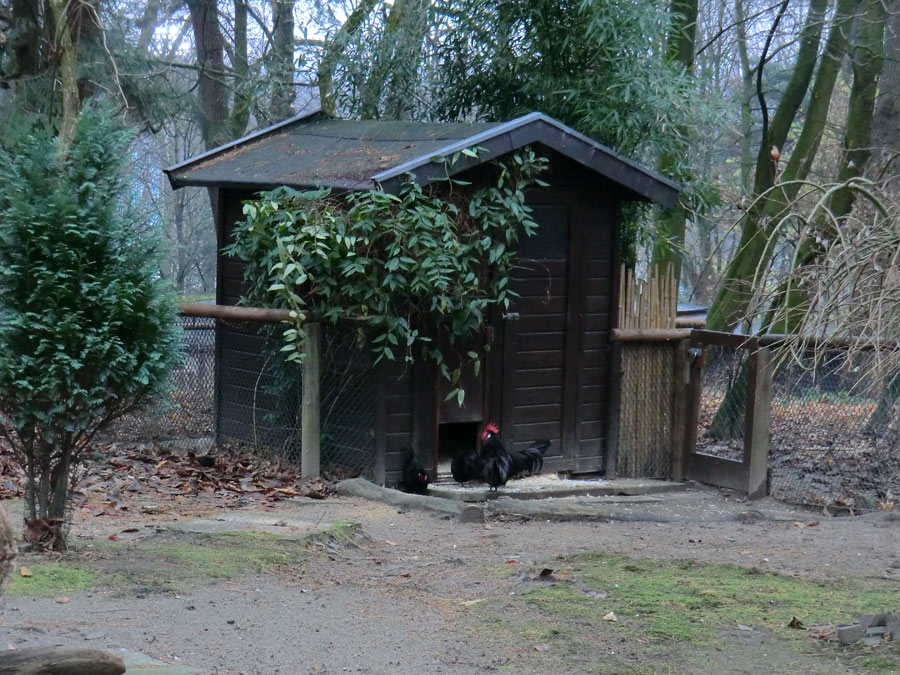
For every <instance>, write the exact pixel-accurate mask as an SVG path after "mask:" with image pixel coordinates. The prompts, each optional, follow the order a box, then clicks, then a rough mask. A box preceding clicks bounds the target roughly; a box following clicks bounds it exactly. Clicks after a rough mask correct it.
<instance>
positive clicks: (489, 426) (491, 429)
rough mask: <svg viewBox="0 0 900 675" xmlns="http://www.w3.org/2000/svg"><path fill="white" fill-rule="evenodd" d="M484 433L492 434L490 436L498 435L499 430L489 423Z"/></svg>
mask: <svg viewBox="0 0 900 675" xmlns="http://www.w3.org/2000/svg"><path fill="white" fill-rule="evenodd" d="M484 431H485V433H488V432H490V433H492V434H499V433H500V429H499V428H498V427H497V425H496V424H494V423H493V422H490V423H489V424H488V425H487V426H486V427H485V428H484Z"/></svg>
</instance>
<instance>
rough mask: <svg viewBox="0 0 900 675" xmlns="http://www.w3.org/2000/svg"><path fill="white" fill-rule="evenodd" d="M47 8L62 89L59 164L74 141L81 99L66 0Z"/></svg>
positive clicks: (52, 1) (52, 0)
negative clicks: (49, 12)
mask: <svg viewBox="0 0 900 675" xmlns="http://www.w3.org/2000/svg"><path fill="white" fill-rule="evenodd" d="M50 7H51V8H52V11H53V23H54V24H55V27H56V42H55V52H56V55H57V59H58V61H57V62H58V67H59V83H60V88H61V89H62V92H61V93H62V107H61V110H60V115H59V118H60V123H59V142H60V144H61V145H62V147H63V148H64V150H63V152H62V153H61V155H62V156H61V158H60V161H62V159H63V158H64V157H65V154H66V150H65V148H68V146H69V145H70V144H71V143H72V140H73V139H74V138H75V129H76V127H77V126H78V115H79V113H80V111H81V98H80V97H79V95H78V64H77V60H76V59H77V55H76V53H75V49H76V46H75V41H74V40H73V39H72V31H71V30H70V26H69V20H70V15H69V11H68V7H69V3H68V2H67V1H66V0H51V1H50Z"/></svg>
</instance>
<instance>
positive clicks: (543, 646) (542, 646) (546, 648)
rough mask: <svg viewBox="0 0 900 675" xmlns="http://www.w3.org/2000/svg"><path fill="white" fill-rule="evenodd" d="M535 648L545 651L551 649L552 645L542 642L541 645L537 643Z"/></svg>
mask: <svg viewBox="0 0 900 675" xmlns="http://www.w3.org/2000/svg"><path fill="white" fill-rule="evenodd" d="M534 648H535V650H537V651H539V652H545V651H547V650H548V649H550V645H548V644H547V643H546V642H542V643H541V644H539V645H535V646H534Z"/></svg>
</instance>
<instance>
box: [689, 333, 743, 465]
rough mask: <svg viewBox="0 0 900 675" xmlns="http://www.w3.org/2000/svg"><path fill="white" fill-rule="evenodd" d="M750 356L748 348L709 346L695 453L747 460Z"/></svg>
mask: <svg viewBox="0 0 900 675" xmlns="http://www.w3.org/2000/svg"><path fill="white" fill-rule="evenodd" d="M749 358H750V351H749V350H747V349H742V348H733V347H720V346H714V347H713V346H710V347H707V348H706V364H705V366H704V368H703V371H702V374H701V382H700V388H701V392H702V394H701V397H700V410H699V414H698V429H697V441H696V446H695V448H694V452H697V453H699V454H702V455H712V456H713V457H722V458H724V459H734V460H742V459H743V457H744V441H745V436H744V434H745V431H746V419H745V410H746V407H747V385H748V381H749Z"/></svg>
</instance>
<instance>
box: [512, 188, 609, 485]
mask: <svg viewBox="0 0 900 675" xmlns="http://www.w3.org/2000/svg"><path fill="white" fill-rule="evenodd" d="M531 205H532V208H533V210H534V211H533V215H534V219H535V221H536V222H537V223H538V225H539V228H538V232H537V234H536V235H535V236H534V237H529V238H527V239H525V240H524V241H523V242H521V244H520V246H519V249H518V253H519V261H518V267H517V269H515V270H514V272H513V274H512V279H511V287H512V289H513V290H514V291H516V292H517V293H518V294H519V296H520V297H518V298H516V299H515V300H514V302H513V303H512V304H511V307H510V309H509V311H507V312H504V313H503V316H502V321H501V322H500V325H501V326H502V338H501V344H502V352H503V357H502V364H503V365H502V375H501V377H502V380H501V382H502V386H501V392H502V394H501V403H500V409H501V420H502V426H501V433H502V436H503V438H504V440H505V441H506V443H507V445H508V446H509V447H511V448H521V447H525V446H527V445H528V444H529V443H531V442H532V441H534V440H537V439H540V438H548V439H550V440H551V441H552V443H553V444H552V446H551V449H550V450H549V451H548V453H547V461H546V462H545V467H546V468H547V469H548V470H551V471H573V472H589V471H598V470H600V469H602V467H603V461H604V454H605V448H606V427H607V425H606V420H607V418H608V410H607V408H608V405H607V401H608V396H607V390H608V386H609V384H608V363H609V328H610V324H609V295H610V292H611V284H610V277H611V269H612V264H613V261H612V259H613V246H612V229H613V225H614V222H615V209H614V208H608V209H603V208H598V206H597V205H596V204H588V203H586V201H585V199H584V193H583V192H576V191H574V190H572V191H569V190H546V191H543V193H542V194H541V195H540V196H539V197H538V198H537V199H533V200H532V201H531Z"/></svg>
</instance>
